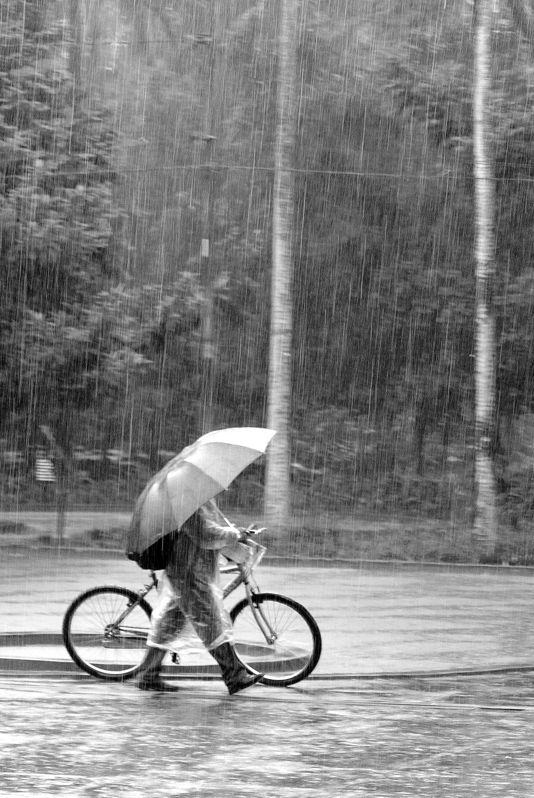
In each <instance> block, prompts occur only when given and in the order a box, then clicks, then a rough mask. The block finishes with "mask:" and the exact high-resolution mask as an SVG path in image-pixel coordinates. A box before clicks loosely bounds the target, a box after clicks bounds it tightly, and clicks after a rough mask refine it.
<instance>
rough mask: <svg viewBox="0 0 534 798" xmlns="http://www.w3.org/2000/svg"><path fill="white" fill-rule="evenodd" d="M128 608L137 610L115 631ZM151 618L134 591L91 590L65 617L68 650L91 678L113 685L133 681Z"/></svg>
mask: <svg viewBox="0 0 534 798" xmlns="http://www.w3.org/2000/svg"><path fill="white" fill-rule="evenodd" d="M129 604H132V605H133V604H135V607H134V609H133V610H132V611H131V612H130V613H129V614H128V616H127V617H126V618H125V619H124V621H123V624H122V625H121V626H117V627H114V623H115V620H116V619H117V618H118V617H119V616H120V614H121V613H122V612H124V611H125V610H126V609H127V608H128V606H129ZM132 613H135V614H134V615H133V616H132ZM151 614H152V607H151V606H150V604H149V603H148V602H147V601H146V600H145V599H139V596H138V594H137V593H135V591H133V590H129V589H128V588H124V587H119V586H116V585H105V586H102V587H95V588H92V589H91V590H87V591H85V592H84V593H81V594H80V595H79V596H78V597H77V598H75V599H74V601H73V602H72V603H71V604H70V606H69V607H68V609H67V611H66V613H65V616H64V618H63V628H62V633H63V642H64V644H65V648H66V649H67V651H68V652H69V655H70V656H71V658H72V660H73V661H74V662H75V663H76V665H78V666H79V667H80V668H81V669H82V670H84V671H85V672H86V673H88V674H90V675H91V676H96V677H97V678H99V679H105V680H107V681H112V682H118V681H124V680H125V679H130V678H131V677H132V676H135V674H136V673H138V672H139V670H140V668H141V663H142V661H143V658H144V655H145V648H146V638H147V635H148V630H149V628H150V616H151Z"/></svg>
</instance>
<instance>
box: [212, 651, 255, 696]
mask: <svg viewBox="0 0 534 798" xmlns="http://www.w3.org/2000/svg"><path fill="white" fill-rule="evenodd" d="M210 654H211V656H212V657H213V659H215V660H216V662H217V664H218V666H219V668H220V669H221V673H222V677H223V680H224V683H225V685H226V687H227V688H228V692H229V693H230V695H233V694H234V693H238V692H239V690H245V689H246V688H247V687H252V685H253V684H256V682H259V681H260V679H262V678H263V673H256V674H252V673H249V672H248V671H247V669H246V668H245V667H244V666H243V665H242V663H241V662H240V661H239V660H238V658H237V655H236V653H235V649H234V647H233V645H232V644H231V643H223V644H222V645H220V646H217V648H213V649H212V650H211V651H210Z"/></svg>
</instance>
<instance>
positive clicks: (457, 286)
mask: <svg viewBox="0 0 534 798" xmlns="http://www.w3.org/2000/svg"><path fill="white" fill-rule="evenodd" d="M80 2H81V0H80ZM23 6H24V7H25V8H26V9H27V10H29V11H32V12H34V13H35V16H32V14H31V13H28V14H27V15H26V18H25V23H24V24H25V28H24V29H22V28H21V25H22V23H21V14H20V11H21V9H22V7H23ZM208 6H209V7H208ZM65 8H66V4H64V3H62V2H60V0H58V2H57V3H52V4H48V6H47V7H46V13H45V10H44V6H43V5H42V4H40V3H38V2H33V3H32V2H26V3H24V4H23V3H22V2H21V3H18V2H15V0H13V2H11V3H9V4H8V6H7V8H3V9H2V11H0V14H2V15H3V19H2V22H3V26H2V36H3V37H4V39H3V46H2V48H1V50H2V59H3V60H2V65H1V70H0V86H1V92H0V103H1V105H2V107H1V108H0V114H1V115H0V140H1V149H0V202H1V205H0V228H1V236H2V239H1V241H2V244H1V246H2V272H1V275H0V280H1V285H2V298H1V299H0V302H1V303H2V325H3V326H2V337H1V341H0V346H1V357H2V361H1V363H0V373H1V377H2V379H3V385H4V388H5V390H4V391H3V392H2V396H3V398H2V401H3V403H4V419H5V420H7V423H5V424H4V430H3V434H4V435H5V436H6V437H9V438H10V440H11V441H15V437H14V435H15V433H14V430H15V431H18V432H17V434H18V435H19V438H18V441H19V443H20V441H21V440H22V441H23V440H26V439H27V438H28V432H27V430H26V429H25V428H24V424H22V423H21V421H20V417H16V418H15V419H14V420H13V418H12V417H10V416H7V415H5V413H6V410H7V409H8V408H9V410H10V411H12V412H15V411H20V410H21V408H22V407H28V406H29V407H30V408H31V413H30V414H29V416H26V417H25V418H31V419H32V421H35V422H36V423H37V421H39V422H40V423H42V422H43V421H44V420H45V419H44V418H43V416H47V417H48V420H49V421H50V419H52V420H53V419H54V418H55V419H56V422H55V423H57V415H58V413H60V414H61V413H63V415H64V411H65V408H68V416H69V418H70V419H72V420H73V423H72V425H71V427H72V430H71V432H69V435H68V436H67V437H68V438H69V441H70V445H71V446H75V445H78V446H84V447H87V448H91V449H93V448H98V449H101V450H105V449H106V448H108V449H112V448H118V449H121V450H126V451H127V452H128V453H130V454H132V456H133V455H135V454H136V453H140V454H141V455H147V456H148V457H149V458H150V463H151V465H155V464H156V463H157V452H158V450H159V451H161V450H165V451H167V450H176V449H178V448H179V447H180V446H181V445H182V444H183V443H184V442H187V441H188V440H190V438H191V437H193V436H194V435H195V434H196V432H197V431H198V430H197V425H198V422H197V418H198V410H199V408H198V404H199V397H200V392H199V386H200V383H201V379H202V369H203V364H202V357H201V345H202V342H201V340H200V326H199V319H200V318H201V316H202V313H203V309H204V308H205V305H206V296H207V291H208V289H209V291H214V295H215V317H214V325H215V329H216V340H217V344H218V346H217V358H216V364H217V365H216V375H215V376H216V380H215V390H214V400H215V405H216V423H217V424H221V425H222V424H240V423H262V422H263V421H264V409H265V384H266V383H265V373H266V358H267V354H266V353H267V334H268V333H267V330H268V310H269V308H268V286H269V263H270V244H269V241H270V218H271V217H270V201H271V180H272V172H271V167H272V146H273V137H274V127H273V118H274V114H273V102H274V81H275V71H274V61H275V58H274V52H275V50H274V41H275V33H276V30H275V22H274V16H273V13H274V12H273V9H272V8H271V4H268V3H263V2H258V3H253V2H249V1H248V0H228V2H225V3H224V4H223V5H221V6H220V7H219V21H218V28H217V31H216V34H217V36H216V38H215V39H214V42H213V46H212V44H211V38H210V36H209V35H208V33H209V31H210V30H211V25H212V17H211V4H203V3H198V2H194V1H193V0H188V2H183V3H175V4H172V5H170V4H165V3H162V2H161V3H160V2H152V3H142V2H139V3H135V4H133V5H130V4H119V5H118V6H116V4H115V3H107V2H105V1H104V0H102V2H100V4H99V10H98V14H97V13H95V12H94V8H93V5H91V4H86V7H85V15H84V18H85V29H84V37H85V41H86V42H87V44H86V47H85V50H84V53H83V58H82V59H81V65H82V69H81V74H82V80H81V83H82V89H83V90H81V91H80V93H79V94H77V93H76V91H75V89H74V83H75V82H74V81H73V67H72V63H71V59H70V58H69V52H70V50H69V48H70V47H73V46H74V45H75V42H74V38H75V37H74V36H73V35H72V33H71V31H70V29H69V28H68V26H66V25H65V23H64V21H63V17H62V10H64V9H65ZM91 9H93V10H91ZM117 9H118V10H117ZM471 13H472V12H471V7H470V5H469V4H467V3H464V2H462V1H461V0H454V1H453V2H449V3H446V4H443V3H439V2H419V0H388V2H384V3H381V2H379V3H376V2H370V0H369V2H363V3H358V4H354V8H352V7H351V8H350V9H349V10H348V7H347V4H346V3H345V2H341V0H331V2H329V3H324V2H319V0H308V2H306V3H302V4H301V20H300V36H299V41H298V42H296V46H297V52H298V64H299V74H298V85H299V97H298V113H299V125H298V147H297V152H296V154H295V169H296V190H297V203H296V204H297V208H296V210H297V225H296V230H295V251H296V278H295V337H294V462H295V466H294V480H295V489H296V498H297V501H299V502H300V503H301V504H303V505H304V506H309V505H311V504H313V503H314V502H315V503H322V504H329V505H330V506H332V507H339V506H341V505H343V506H355V505H356V506H362V507H376V506H379V507H386V508H392V507H393V508H397V509H398V508H404V509H409V510H416V509H421V508H422V509H423V510H424V511H425V512H433V513H437V512H439V513H443V514H445V515H449V514H452V515H453V516H456V515H458V516H463V515H464V514H465V512H466V511H467V508H468V507H469V506H470V495H471V489H470V479H471V467H472V448H471V447H472V420H473V410H472V406H473V379H472V370H473V307H474V290H475V289H474V277H473V260H472V240H473V185H472V122H471V114H472V108H471V79H472V44H471V42H472V36H471V33H472V17H471ZM214 59H215V61H214ZM214 63H215V66H216V68H215V69H214ZM532 76H533V71H532V66H531V52H530V48H529V45H528V42H527V43H525V42H523V40H522V38H521V35H520V33H519V32H518V30H517V29H516V27H515V26H514V20H513V19H512V16H511V15H510V14H509V13H508V10H507V7H506V6H505V5H503V6H502V8H500V9H499V11H498V13H496V14H495V30H494V86H493V105H492V108H491V113H492V121H493V142H492V143H493V147H494V155H495V164H496V176H497V181H498V219H497V237H498V252H497V258H498V271H499V275H498V286H497V291H496V295H495V297H494V298H493V299H494V302H495V304H496V308H497V311H498V335H499V347H498V389H499V395H498V400H499V417H500V419H501V436H500V438H499V439H498V440H495V444H494V445H495V451H496V453H497V455H498V463H499V477H500V485H501V489H502V492H503V494H502V495H503V500H506V501H508V502H509V503H510V502H511V498H510V497H513V502H512V503H513V504H514V510H513V513H514V514H515V516H514V517H519V516H520V513H519V514H518V512H517V504H518V496H519V497H520V498H519V505H520V506H523V509H528V508H527V504H525V502H527V503H528V501H529V499H528V496H529V493H530V490H531V489H530V487H529V486H530V481H531V480H530V476H529V475H530V474H531V472H532V467H533V464H534V461H532V459H531V457H530V455H529V457H528V458H526V459H525V458H523V459H522V460H521V463H520V464H518V457H517V456H516V451H517V449H516V448H514V447H516V443H514V440H515V439H514V435H513V431H514V429H515V427H514V424H515V423H516V420H518V419H519V420H521V423H523V421H524V419H525V417H526V416H528V414H530V413H531V412H532V410H533V407H532V381H533V378H534V353H533V351H532V340H533V334H534V329H533V325H534V321H533V318H534V316H533V313H532V302H533V300H532V297H533V295H534V271H533V270H532V268H531V263H530V261H531V258H532V242H531V228H532V214H533V210H532V209H533V208H534V202H533V201H532V200H534V196H533V191H532V185H533V184H532V182H531V181H532V178H533V171H532V169H533V168H532V163H533V159H532V155H533V152H532V142H533V141H534V121H533V120H532V116H531V114H530V111H529V97H530V95H531V91H532ZM210 86H211V94H210ZM210 97H211V102H212V104H214V106H213V107H212V114H211V122H212V124H213V129H211V130H206V129H205V120H206V113H205V109H206V104H207V103H208V100H209V98H210ZM208 134H209V135H210V136H212V140H211V139H210V141H211V142H212V143H210V144H209V146H208V145H207V144H206V141H207V138H206V136H207V135H208ZM208 162H209V168H208V167H207V166H206V164H207V163H208ZM207 186H208V187H209V191H210V197H211V202H212V205H211V219H210V224H211V239H212V242H211V243H212V258H211V267H210V268H211V272H210V274H209V275H206V274H203V273H202V272H201V268H200V265H199V251H200V243H199V242H200V237H201V234H202V203H203V197H204V196H205V191H206V187H207ZM146 283H151V284H152V285H158V286H159V293H158V289H144V288H142V286H143V285H144V284H146ZM119 284H120V288H119V287H117V286H118V285H119ZM103 291H104V292H107V293H102V292H103ZM39 375H40V376H39ZM45 376H46V378H45ZM40 391H41V393H39V392H40ZM45 394H46V402H44V401H43V396H44V395H45ZM67 394H68V397H67ZM6 398H8V402H7V404H8V407H6V401H7V399H6ZM43 408H44V412H42V411H43ZM516 426H517V425H516ZM21 431H22V432H21ZM529 458H530V459H529ZM143 475H144V472H143ZM252 483H254V480H252ZM136 489H137V484H135V485H133V486H131V490H132V491H135V490H136ZM253 490H254V487H251V491H253ZM521 497H522V498H521ZM522 503H523V504H522Z"/></svg>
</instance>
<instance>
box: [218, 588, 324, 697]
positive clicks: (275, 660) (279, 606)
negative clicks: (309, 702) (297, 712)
mask: <svg viewBox="0 0 534 798" xmlns="http://www.w3.org/2000/svg"><path fill="white" fill-rule="evenodd" d="M252 602H253V607H254V610H252V609H251V607H250V605H249V603H248V601H247V599H243V600H242V601H240V602H239V603H238V604H236V606H235V607H234V608H233V609H232V610H231V612H230V617H231V618H232V622H233V625H234V644H235V650H236V653H237V656H238V657H239V659H240V660H241V662H242V663H243V664H244V665H245V667H246V668H247V670H249V671H250V672H252V673H263V674H264V677H263V679H262V683H263V684H267V685H272V686H278V687H288V686H289V685H290V684H295V683H296V682H300V681H301V679H305V678H306V676H309V675H310V673H311V672H312V671H313V669H314V668H315V666H316V665H317V663H318V662H319V657H320V656H321V645H322V643H321V633H320V631H319V627H318V626H317V623H316V621H315V620H314V618H313V617H312V615H311V614H310V613H309V612H308V610H307V609H306V608H305V607H303V606H302V604H299V603H298V602H297V601H295V600H294V599H291V598H287V597H286V596H281V595H279V594H278V593H256V594H255V595H254V596H253V597H252Z"/></svg>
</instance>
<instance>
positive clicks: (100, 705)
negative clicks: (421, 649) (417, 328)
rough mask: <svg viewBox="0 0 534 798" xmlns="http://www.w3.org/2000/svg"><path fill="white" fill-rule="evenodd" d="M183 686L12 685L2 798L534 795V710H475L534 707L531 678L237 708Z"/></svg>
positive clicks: (329, 690) (238, 702)
mask: <svg viewBox="0 0 534 798" xmlns="http://www.w3.org/2000/svg"><path fill="white" fill-rule="evenodd" d="M466 682H467V685H466ZM179 684H180V685H181V686H182V688H183V690H182V691H180V692H179V693H176V694H146V693H141V692H140V691H138V690H136V688H135V687H134V686H133V685H127V684H126V685H112V684H106V683H100V682H96V681H95V680H91V679H88V680H87V681H86V680H80V679H72V680H71V679H66V678H63V679H61V680H58V681H53V680H49V681H45V680H42V679H34V678H32V679H8V678H4V679H0V696H1V697H0V711H1V712H2V716H3V718H4V730H5V731H4V734H3V739H2V741H1V742H2V743H3V744H2V745H1V748H0V770H1V771H2V773H3V774H4V775H3V779H2V786H3V789H4V790H7V792H4V793H2V792H1V790H0V795H6V796H7V795H9V796H11V795H17V796H19V795H20V796H24V795H28V796H29V795H32V796H33V797H34V796H35V795H39V797H40V798H46V797H47V796H49V795H50V796H52V795H54V796H57V795H64V796H69V798H78V797H79V798H82V797H83V798H85V797H86V796H87V798H90V797H93V796H94V797H95V798H96V796H98V798H117V796H119V795H120V796H121V798H123V796H127V797H128V798H147V797H148V796H150V798H174V796H182V795H199V796H206V797H207V798H210V796H217V798H230V797H231V798H245V796H251V795H254V796H258V795H265V796H274V795H276V796H280V798H295V796H297V798H301V796H302V798H304V796H314V795H317V796H319V795H321V796H323V795H324V794H325V789H326V788H328V794H329V795H340V796H341V795H347V796H366V795H370V794H377V795H380V796H381V798H389V796H392V798H393V796H395V797H397V796H399V795H406V796H413V795H417V796H418V797H419V796H423V797H424V796H428V798H440V797H441V796H443V798H445V796H447V798H448V796H450V795H455V798H467V796H469V798H475V796H477V797H478V796H480V795H484V798H493V797H494V796H499V798H500V797H501V796H502V798H514V796H518V797H519V796H521V798H524V796H526V795H529V794H530V790H531V784H532V777H533V767H532V761H533V754H534V712H531V711H529V712H523V713H521V714H514V715H513V716H512V715H510V714H506V713H505V712H503V713H500V714H498V715H496V714H495V712H488V711H485V710H483V709H481V708H480V707H477V706H476V705H475V703H474V702H475V700H480V701H482V700H484V701H486V702H487V703H491V702H495V700H497V698H498V700H499V701H500V700H501V699H506V700H508V699H510V698H511V697H512V695H514V696H515V698H516V699H517V698H518V697H520V696H522V698H523V700H524V701H526V700H527V699H528V693H529V689H530V680H529V679H527V678H526V677H522V678H521V679H511V680H509V681H507V680H506V679H504V678H502V679H500V680H499V679H497V680H491V679H485V680H482V681H481V680H461V681H460V682H456V683H455V684H452V683H447V681H446V680H445V681H443V682H441V683H440V685H437V684H436V683H433V684H432V683H428V682H424V683H421V682H418V683H417V684H414V685H407V684H406V683H402V684H401V683H399V682H397V683H395V684H391V683H389V682H388V684H387V685H384V683H383V682H382V683H379V682H377V681H375V682H372V683H365V684H363V685H361V684H357V685H355V684H354V683H352V684H349V683H345V682H344V683H342V684H336V683H327V682H320V683H313V682H308V683H305V684H304V685H303V686H302V687H299V688H297V689H294V688H289V689H286V690H283V689H272V688H266V687H255V688H253V689H251V690H250V691H248V693H242V694H240V695H239V696H234V697H230V696H228V695H227V694H226V692H225V690H224V687H223V685H222V683H221V682H219V681H218V680H215V681H209V682H193V681H187V682H180V683H179ZM458 697H460V698H461V700H462V701H465V700H466V699H467V698H469V699H470V704H469V705H468V704H466V703H464V704H462V703H458ZM7 730H9V731H7Z"/></svg>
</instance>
